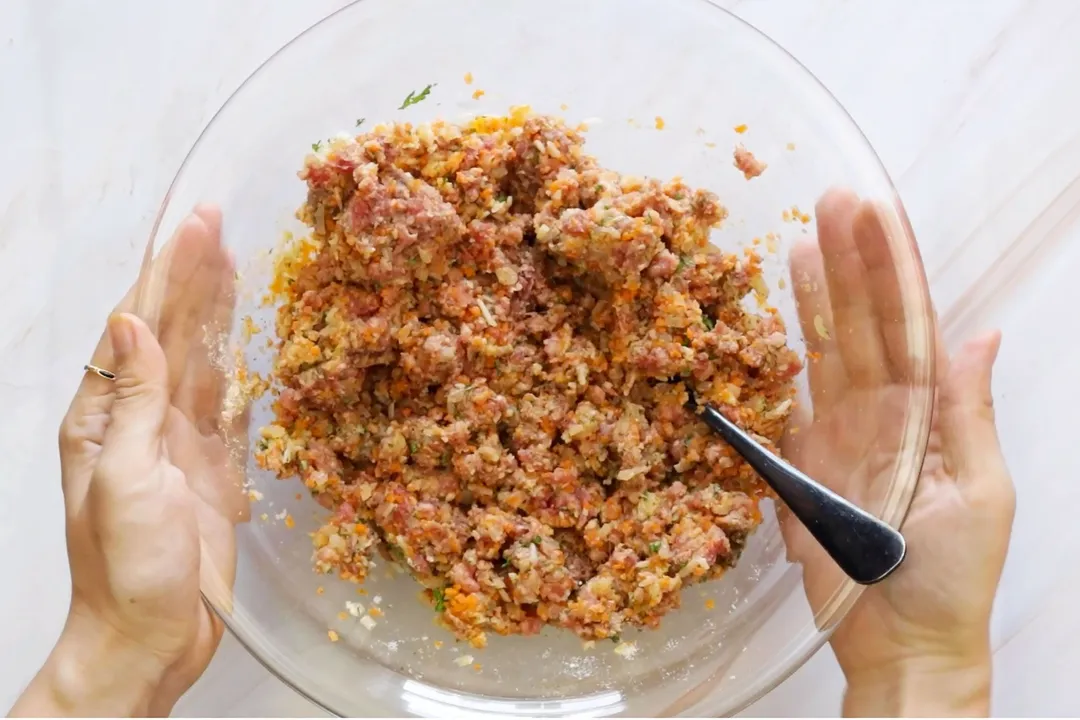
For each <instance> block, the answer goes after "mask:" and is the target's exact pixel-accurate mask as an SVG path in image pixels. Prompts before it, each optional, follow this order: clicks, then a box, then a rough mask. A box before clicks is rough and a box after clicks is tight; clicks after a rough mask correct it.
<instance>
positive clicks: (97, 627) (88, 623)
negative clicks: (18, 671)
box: [41, 609, 164, 717]
mask: <svg viewBox="0 0 1080 720" xmlns="http://www.w3.org/2000/svg"><path fill="white" fill-rule="evenodd" d="M163 674H164V667H163V666H162V663H161V661H160V660H159V659H158V658H157V657H155V656H154V655H153V653H151V652H149V651H147V650H146V649H145V648H143V647H141V646H140V645H139V644H138V643H136V642H134V641H132V640H131V639H130V638H127V637H125V636H124V635H123V634H121V633H119V632H118V631H116V630H115V629H114V628H112V627H111V626H109V625H108V624H107V623H103V622H101V621H100V620H98V619H97V618H95V617H93V616H90V615H87V614H84V613H79V612H77V611H75V610H74V609H73V611H72V613H71V614H70V615H69V617H68V622H67V624H66V625H65V626H64V631H63V633H62V634H61V635H60V639H59V640H58V641H57V643H56V647H54V648H53V651H52V653H51V654H50V655H49V659H48V660H47V661H46V663H45V666H44V667H43V668H42V671H41V675H42V676H43V677H42V680H44V681H45V683H46V685H47V688H48V693H49V696H50V699H51V701H52V702H53V703H54V704H55V708H54V710H53V712H52V713H50V714H57V715H76V716H87V715H111V716H114V717H116V716H128V717H131V716H145V715H147V714H148V713H149V711H150V708H151V706H152V703H153V700H154V694H155V692H156V690H157V687H158V685H159V683H160V682H161V678H162V676H163Z"/></svg>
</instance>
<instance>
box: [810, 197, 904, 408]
mask: <svg viewBox="0 0 1080 720" xmlns="http://www.w3.org/2000/svg"><path fill="white" fill-rule="evenodd" d="M858 210H859V198H858V196H857V195H855V193H853V192H851V191H850V190H830V191H829V192H827V193H826V194H825V196H824V197H823V198H822V199H821V200H820V201H819V202H818V204H817V208H816V215H817V227H818V242H819V243H820V245H821V255H822V258H823V260H824V264H825V280H826V283H827V284H828V287H829V302H830V304H831V306H832V313H833V320H834V321H835V323H836V324H835V326H834V327H833V328H832V329H831V330H832V332H833V334H834V335H835V337H836V342H837V346H838V347H839V349H840V356H841V357H842V358H843V360H844V368H845V369H846V370H847V376H848V380H849V381H850V382H851V384H852V385H853V386H855V387H878V386H880V385H882V384H883V383H884V381H885V380H886V378H887V371H886V367H887V365H886V362H885V351H884V349H883V347H882V340H881V332H880V329H879V327H878V323H877V318H876V317H875V315H874V311H873V304H872V302H871V300H870V292H869V288H868V283H867V278H866V268H865V267H864V266H863V262H862V259H861V258H860V257H859V252H858V250H857V249H856V247H855V240H854V238H853V224H854V221H855V216H856V214H857V213H858Z"/></svg>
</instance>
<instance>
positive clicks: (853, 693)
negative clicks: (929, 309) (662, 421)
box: [782, 191, 1015, 715]
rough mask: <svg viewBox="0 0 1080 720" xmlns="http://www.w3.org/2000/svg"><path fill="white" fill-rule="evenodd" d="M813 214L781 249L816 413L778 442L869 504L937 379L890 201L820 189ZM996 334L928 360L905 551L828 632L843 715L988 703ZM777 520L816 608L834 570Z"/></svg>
mask: <svg viewBox="0 0 1080 720" xmlns="http://www.w3.org/2000/svg"><path fill="white" fill-rule="evenodd" d="M816 212H817V225H818V236H819V237H818V243H816V244H813V243H806V244H801V245H800V246H798V247H797V248H796V250H795V251H794V252H793V255H792V278H793V282H794V286H795V292H796V299H797V301H798V305H799V314H800V322H801V325H802V330H803V335H804V336H805V337H806V339H807V345H808V350H809V351H810V352H811V353H813V354H814V355H813V357H816V358H818V359H817V360H811V362H810V363H809V378H810V388H811V396H812V399H813V405H814V408H813V419H812V422H811V423H810V424H809V425H808V426H807V427H805V428H804V429H803V430H801V431H800V432H799V433H798V434H796V435H794V436H791V437H790V438H789V439H788V441H787V442H786V443H785V445H784V451H785V452H786V454H787V455H788V456H789V457H790V458H791V459H792V460H793V461H794V462H795V463H796V464H797V465H798V466H799V467H800V468H802V469H804V470H806V471H807V472H808V473H809V474H811V475H812V476H814V477H816V478H818V479H820V480H822V481H823V482H825V483H826V484H828V485H830V487H832V488H833V489H834V490H837V491H838V492H840V494H842V495H844V496H845V497H848V498H849V499H852V500H853V501H855V502H856V503H859V504H862V505H863V506H864V507H869V508H872V509H879V508H881V507H882V504H883V502H882V501H883V496H884V492H885V488H887V487H888V486H889V484H890V481H891V478H890V477H888V474H889V473H890V472H891V471H892V468H893V467H894V465H895V463H896V459H897V453H899V452H900V448H901V443H902V441H903V438H904V435H905V432H908V433H910V432H911V428H909V427H907V424H908V422H909V419H908V418H906V417H905V409H906V407H908V405H909V402H910V401H911V400H913V399H915V400H918V399H919V398H918V397H917V395H918V394H919V393H923V392H926V393H932V392H934V388H933V387H932V386H931V385H930V384H929V383H928V379H927V378H920V377H918V376H917V372H918V366H919V363H918V362H917V359H918V349H917V348H916V347H915V346H914V345H913V344H912V342H911V340H910V337H911V336H910V335H909V333H908V332H907V330H908V328H909V326H910V324H911V323H912V321H913V319H911V318H905V317H904V304H903V302H902V299H901V298H902V293H903V292H904V289H903V288H902V287H901V284H900V282H899V280H898V277H897V273H896V271H895V265H894V259H893V258H892V256H891V255H890V252H889V248H888V245H887V242H886V232H888V220H887V218H888V213H885V212H883V211H882V209H881V208H878V207H876V206H874V205H873V204H871V203H866V202H860V201H859V199H858V198H857V197H855V196H854V195H853V194H851V193H849V192H846V191H832V192H830V193H828V194H827V195H826V196H825V197H824V198H823V199H822V200H821V202H820V203H819V204H818V206H817V211H816ZM818 316H820V318H821V319H820V320H816V319H815V318H816V317H818ZM818 323H823V324H824V326H825V328H826V333H825V334H824V336H823V335H822V334H821V333H819V332H818V331H817V330H818V328H817V325H818ZM999 343H1000V335H999V334H997V333H992V334H990V335H988V336H986V337H983V338H981V339H979V340H976V341H973V342H970V343H968V344H967V345H965V346H964V347H963V349H962V350H961V351H960V352H959V353H958V354H957V355H956V356H955V357H954V358H952V359H951V360H949V359H948V358H946V357H945V356H944V354H943V353H942V352H940V351H939V353H938V355H937V357H936V360H935V364H936V367H935V374H936V378H937V384H936V393H934V394H933V401H934V412H933V420H932V423H931V426H930V428H929V431H930V432H929V439H928V445H927V451H926V456H925V459H924V461H923V466H922V472H921V474H920V477H919V482H918V486H917V488H916V489H915V494H914V497H913V498H912V501H911V506H910V510H909V511H908V514H907V517H906V519H905V521H904V524H903V527H902V530H903V533H904V537H905V538H906V540H907V547H908V552H907V558H906V560H905V562H904V563H903V564H902V565H901V566H900V568H899V569H898V570H897V571H896V572H895V573H894V575H893V576H892V577H890V578H888V579H887V580H885V581H884V582H882V583H881V584H879V585H876V586H873V587H871V588H868V589H867V590H866V591H865V592H864V593H863V595H862V597H861V598H860V599H859V601H858V602H857V603H856V605H855V607H854V608H853V609H852V610H851V612H850V613H849V614H848V616H847V617H846V618H845V620H844V621H843V622H842V623H841V624H840V626H839V627H838V628H837V629H836V631H835V633H834V634H833V637H832V641H831V642H832V647H833V650H834V652H835V654H836V657H837V660H838V661H839V663H840V666H841V668H842V669H843V671H844V674H845V677H846V678H847V681H848V690H847V694H846V697H845V704H844V710H845V714H873V715H905V714H934V715H956V714H965V715H967V714H970V715H984V714H987V713H988V711H989V687H990V640H989V625H990V612H991V607H992V603H993V598H994V594H995V592H996V590H997V585H998V581H999V579H1000V576H1001V571H1002V567H1003V565H1004V561H1005V554H1006V551H1007V548H1008V542H1009V535H1010V532H1011V526H1012V518H1013V511H1014V507H1015V495H1014V490H1013V487H1012V481H1011V479H1010V477H1009V473H1008V470H1007V469H1006V467H1005V462H1004V458H1003V456H1002V453H1001V449H1000V446H999V444H998V439H997V434H996V429H995V425H994V415H993V404H992V397H991V391H990V380H991V368H992V366H993V362H994V359H995V357H996V355H997V351H998V346H999ZM868 448H870V449H872V452H867V449H868ZM782 528H783V531H784V535H785V541H786V542H787V546H788V552H789V556H791V557H792V558H793V559H795V560H797V561H798V562H801V563H802V564H803V567H804V584H805V587H806V590H807V595H808V598H809V599H810V602H811V605H812V607H813V608H814V610H815V612H819V611H821V609H822V608H824V607H825V606H826V605H827V604H828V603H829V601H830V598H829V597H828V594H830V593H831V592H832V590H833V589H834V588H835V587H837V586H838V581H839V575H838V568H836V566H835V564H834V563H832V561H831V560H829V559H828V557H827V556H825V555H824V553H822V552H821V551H820V549H819V548H817V547H816V545H815V544H814V543H813V541H812V539H810V538H809V536H808V534H807V533H806V531H805V529H804V528H802V527H801V526H799V525H798V523H797V521H794V520H793V519H792V518H790V517H783V518H782Z"/></svg>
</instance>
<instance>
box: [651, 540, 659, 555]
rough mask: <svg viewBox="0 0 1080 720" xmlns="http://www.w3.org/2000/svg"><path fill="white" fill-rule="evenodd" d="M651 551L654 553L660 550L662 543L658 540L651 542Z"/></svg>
mask: <svg viewBox="0 0 1080 720" xmlns="http://www.w3.org/2000/svg"><path fill="white" fill-rule="evenodd" d="M649 552H651V553H653V554H654V555H655V554H656V553H658V552H660V543H658V542H651V543H649Z"/></svg>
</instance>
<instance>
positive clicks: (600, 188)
mask: <svg viewBox="0 0 1080 720" xmlns="http://www.w3.org/2000/svg"><path fill="white" fill-rule="evenodd" d="M593 190H594V191H595V192H598V193H600V192H604V186H603V185H601V184H600V183H596V187H594V188H593Z"/></svg>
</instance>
